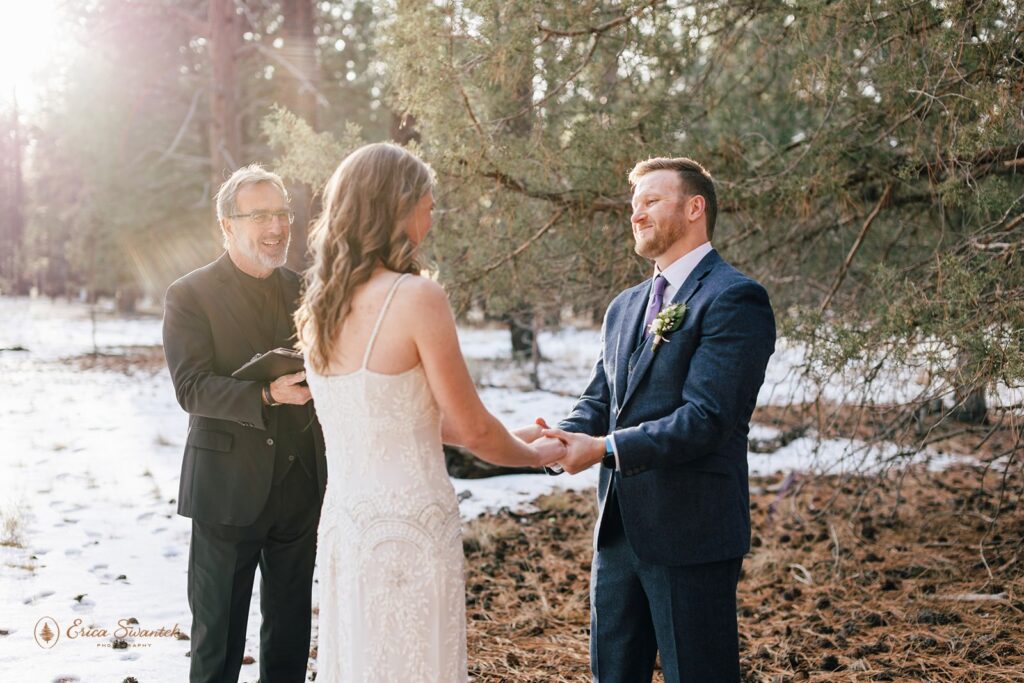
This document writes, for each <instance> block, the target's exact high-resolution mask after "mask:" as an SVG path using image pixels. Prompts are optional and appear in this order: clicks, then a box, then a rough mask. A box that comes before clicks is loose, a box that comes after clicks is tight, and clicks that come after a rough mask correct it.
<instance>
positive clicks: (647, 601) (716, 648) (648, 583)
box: [590, 486, 743, 683]
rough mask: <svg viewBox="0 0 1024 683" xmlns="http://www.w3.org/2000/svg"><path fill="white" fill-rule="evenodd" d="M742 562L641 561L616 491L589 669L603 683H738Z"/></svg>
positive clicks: (595, 591)
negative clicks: (656, 679) (657, 674)
mask: <svg viewBox="0 0 1024 683" xmlns="http://www.w3.org/2000/svg"><path fill="white" fill-rule="evenodd" d="M742 563H743V559H742V558H737V559H731V560H725V561H721V562H709V563H706V564H696V565H687V566H679V567H672V566H665V565H657V564H651V563H648V562H644V561H642V560H640V559H639V558H637V556H636V554H635V553H634V552H633V550H632V548H631V547H630V545H629V541H628V540H627V538H626V535H625V532H624V530H623V525H622V517H621V515H620V513H619V503H618V496H617V495H616V493H615V487H614V486H613V487H612V491H611V493H610V494H609V500H608V501H607V507H606V508H605V513H604V519H603V520H602V523H601V529H600V535H599V540H598V547H597V552H596V553H595V555H594V563H593V568H592V576H591V582H590V586H591V594H590V600H591V616H590V662H591V671H592V673H593V680H594V681H595V682H599V683H641V682H642V683H649V681H650V680H651V679H652V677H653V675H654V663H655V656H656V655H657V654H658V653H659V652H660V653H661V668H662V672H663V673H664V675H665V681H666V683H738V682H739V680H740V671H739V643H738V636H737V626H736V585H737V582H738V580H739V574H740V566H741V565H742Z"/></svg>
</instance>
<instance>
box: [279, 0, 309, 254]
mask: <svg viewBox="0 0 1024 683" xmlns="http://www.w3.org/2000/svg"><path fill="white" fill-rule="evenodd" d="M281 11H282V13H283V15H284V24H282V26H281V28H282V32H281V33H282V37H283V38H284V46H283V47H282V48H281V50H280V54H281V58H282V59H283V60H284V61H285V63H286V65H287V66H285V68H279V69H278V70H277V74H278V76H277V78H278V79H279V82H280V84H281V86H280V88H281V89H280V91H279V96H278V97H279V102H280V103H281V105H282V106H284V107H285V108H287V109H288V110H289V111H290V112H292V113H293V114H295V115H296V116H298V117H299V118H301V119H303V120H305V122H306V123H308V124H309V125H310V127H311V128H313V130H316V129H317V109H316V106H317V88H319V84H320V78H319V74H320V71H319V68H318V66H317V61H316V34H315V33H314V28H315V25H316V22H315V16H316V8H315V7H314V4H313V0H285V1H284V2H282V3H281ZM288 194H289V195H291V207H292V211H294V212H295V223H294V225H292V242H291V246H290V247H289V250H288V267H289V268H291V269H292V270H297V271H301V270H304V269H305V267H306V252H307V246H308V245H307V244H306V241H307V235H308V234H309V222H310V220H311V218H312V216H313V215H314V214H315V213H316V212H317V211H318V210H319V207H318V206H314V203H313V202H314V200H313V192H312V189H311V188H310V187H309V185H306V184H305V183H297V182H290V183H288Z"/></svg>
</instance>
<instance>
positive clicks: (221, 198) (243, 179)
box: [213, 164, 288, 249]
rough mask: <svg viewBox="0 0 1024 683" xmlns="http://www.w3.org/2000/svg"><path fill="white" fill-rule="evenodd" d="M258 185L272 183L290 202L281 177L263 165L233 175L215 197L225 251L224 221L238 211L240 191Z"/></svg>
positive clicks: (226, 245)
mask: <svg viewBox="0 0 1024 683" xmlns="http://www.w3.org/2000/svg"><path fill="white" fill-rule="evenodd" d="M257 183H270V184H271V185H273V186H274V187H276V188H277V189H278V191H279V192H280V193H281V196H283V197H284V200H285V201H286V202H287V201H288V190H286V189H285V187H284V181H283V180H281V176H279V175H277V174H276V173H273V172H272V171H268V170H267V169H265V168H263V166H262V165H261V164H249V165H248V166H243V167H242V168H240V169H238V170H237V171H235V172H234V173H232V174H231V177H229V178H228V179H227V180H225V181H224V184H223V185H221V186H220V189H219V190H217V194H216V195H214V197H213V200H214V202H215V203H216V206H217V225H218V226H220V232H221V234H222V235H223V236H224V248H225V249H227V247H228V235H227V233H226V232H224V219H225V218H228V217H230V216H232V215H234V214H235V213H236V212H237V211H238V204H237V203H236V200H237V199H238V193H239V191H241V189H242V188H243V187H245V186H247V185H255V184H257Z"/></svg>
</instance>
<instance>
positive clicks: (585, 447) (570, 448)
mask: <svg viewBox="0 0 1024 683" xmlns="http://www.w3.org/2000/svg"><path fill="white" fill-rule="evenodd" d="M544 436H547V437H551V438H553V439H558V440H559V441H561V442H562V443H564V444H565V448H566V454H565V457H564V458H562V459H561V460H559V461H558V464H560V465H561V466H562V468H563V469H565V471H566V472H568V473H569V474H577V473H579V472H582V471H583V470H585V469H587V468H588V467H591V466H592V465H596V464H597V463H599V462H601V458H603V457H604V439H603V438H599V437H596V436H589V435H587V434H574V433H572V432H567V431H564V430H561V429H545V430H544Z"/></svg>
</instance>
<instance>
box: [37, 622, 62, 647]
mask: <svg viewBox="0 0 1024 683" xmlns="http://www.w3.org/2000/svg"><path fill="white" fill-rule="evenodd" d="M35 636H36V643H37V644H38V645H39V647H41V648H43V649H44V650H49V649H50V648H52V647H53V646H54V645H56V644H57V641H58V640H60V626H58V625H57V621H56V620H55V619H53V618H52V617H43V618H42V619H40V620H39V621H37V622H36V630H35Z"/></svg>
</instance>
